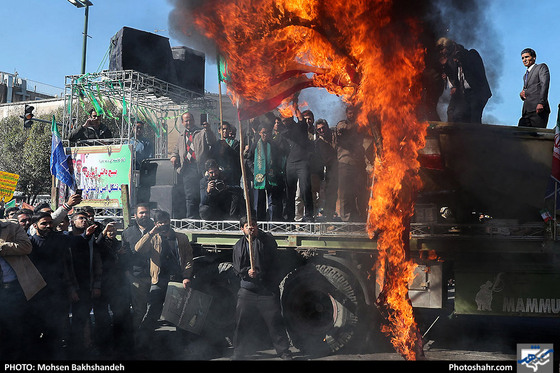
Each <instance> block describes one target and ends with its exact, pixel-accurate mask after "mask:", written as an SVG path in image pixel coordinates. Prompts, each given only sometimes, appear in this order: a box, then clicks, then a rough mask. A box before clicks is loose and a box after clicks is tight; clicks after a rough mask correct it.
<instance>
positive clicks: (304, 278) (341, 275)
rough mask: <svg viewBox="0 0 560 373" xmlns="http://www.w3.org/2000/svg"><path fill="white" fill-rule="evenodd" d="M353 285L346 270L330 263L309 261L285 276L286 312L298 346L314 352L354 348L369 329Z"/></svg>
mask: <svg viewBox="0 0 560 373" xmlns="http://www.w3.org/2000/svg"><path fill="white" fill-rule="evenodd" d="M353 284H354V281H352V278H351V276H349V275H348V274H347V273H346V272H344V271H342V270H341V269H339V268H337V267H334V266H331V265H327V264H307V265H305V266H302V267H299V268H297V269H295V270H294V271H292V272H290V273H289V274H288V275H287V276H286V277H284V279H283V280H282V283H281V284H280V291H281V303H282V314H283V316H284V320H285V322H286V328H287V330H288V334H289V336H290V339H291V341H292V344H293V345H294V347H296V348H298V349H299V350H300V351H303V352H304V353H308V354H312V355H316V354H320V355H323V354H329V353H332V352H338V351H340V350H342V349H345V350H348V349H350V348H351V347H350V346H351V342H352V341H356V340H357V339H358V338H359V337H358V335H362V333H361V332H360V329H365V327H364V326H363V325H362V326H361V327H360V324H363V323H361V317H362V316H361V315H360V314H361V312H360V309H362V305H361V304H360V303H363V302H361V301H360V299H361V296H360V291H359V288H358V287H356V286H355V285H353Z"/></svg>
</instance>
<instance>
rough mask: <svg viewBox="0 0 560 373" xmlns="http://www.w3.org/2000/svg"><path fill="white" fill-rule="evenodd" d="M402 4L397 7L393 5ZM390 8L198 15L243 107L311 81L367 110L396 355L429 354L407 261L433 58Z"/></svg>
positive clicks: (300, 7) (235, 8) (220, 6)
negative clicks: (424, 78) (425, 82)
mask: <svg viewBox="0 0 560 373" xmlns="http://www.w3.org/2000/svg"><path fill="white" fill-rule="evenodd" d="M395 1H396V0H395ZM393 3H394V1H392V0H352V1H348V0H306V1H303V0H227V1H226V0H208V1H205V2H203V3H202V4H203V5H201V6H200V7H198V8H196V9H195V10H194V19H195V23H196V24H197V27H198V28H199V29H200V30H202V32H203V33H205V35H206V36H208V37H209V38H211V39H213V40H215V41H216V43H217V45H218V48H219V49H220V52H221V53H222V54H223V55H224V56H225V57H226V58H227V61H228V70H229V72H230V76H229V80H228V89H229V90H231V91H232V92H234V95H235V97H237V98H242V99H244V100H250V101H254V102H260V101H263V100H267V99H268V98H269V97H270V94H271V88H272V87H273V86H274V84H275V82H276V81H277V80H278V78H279V77H286V75H289V74H291V73H293V74H294V76H300V77H302V75H305V76H311V77H312V79H313V86H316V87H323V88H326V89H327V90H328V91H329V92H330V93H333V94H336V95H339V96H340V97H341V98H342V99H343V100H344V101H346V102H347V103H351V104H356V105H358V106H359V108H360V109H359V112H358V115H357V118H356V121H357V123H358V124H359V126H360V127H361V128H362V129H364V130H365V131H366V132H368V133H370V134H377V135H378V136H380V139H379V140H380V141H378V142H377V143H378V144H380V148H379V149H377V157H376V160H375V170H374V173H373V180H374V183H373V185H372V194H371V195H372V197H371V199H370V201H369V217H368V232H369V233H370V236H371V237H373V236H374V235H376V236H377V247H378V250H379V260H378V265H377V268H376V269H377V270H378V274H379V275H378V278H381V279H382V284H381V285H382V293H381V295H380V298H379V299H378V305H379V307H380V308H382V309H384V310H385V314H386V317H387V320H388V321H389V323H388V325H387V326H384V327H383V331H384V332H385V333H387V334H388V335H390V337H391V342H392V343H393V346H394V347H395V349H396V350H397V351H398V352H399V353H400V354H401V355H402V356H404V357H405V358H406V359H411V360H414V359H416V358H417V357H418V354H421V338H420V337H419V333H418V330H417V326H416V323H415V320H414V315H413V312H412V306H411V303H410V301H409V298H408V288H407V284H408V282H409V281H410V280H411V279H412V276H413V271H414V264H413V263H412V261H411V260H410V258H409V257H408V255H407V245H408V236H407V235H408V230H407V226H408V224H409V220H410V217H411V216H412V214H413V201H414V194H415V191H417V190H418V189H419V187H420V179H419V176H418V173H417V171H418V169H419V163H418V161H417V153H418V150H419V149H421V148H423V146H424V137H425V133H426V124H425V123H420V122H419V121H418V120H417V118H416V115H415V110H416V107H417V105H418V103H419V101H420V88H421V87H420V86H419V81H420V79H419V75H420V74H421V72H422V71H423V69H424V53H425V50H424V48H423V47H422V46H421V43H420V42H419V35H420V33H421V29H420V25H419V23H418V22H417V21H415V20H414V19H399V18H398V17H396V14H398V9H397V8H396V7H394V4H393Z"/></svg>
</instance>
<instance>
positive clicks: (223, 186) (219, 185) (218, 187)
mask: <svg viewBox="0 0 560 373" xmlns="http://www.w3.org/2000/svg"><path fill="white" fill-rule="evenodd" d="M213 181H214V189H216V190H217V191H218V192H221V191H224V190H225V189H226V183H224V181H223V180H219V179H216V180H213Z"/></svg>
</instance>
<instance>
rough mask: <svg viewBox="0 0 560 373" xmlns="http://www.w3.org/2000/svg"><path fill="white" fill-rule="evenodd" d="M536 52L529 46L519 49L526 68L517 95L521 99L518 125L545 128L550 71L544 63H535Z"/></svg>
mask: <svg viewBox="0 0 560 373" xmlns="http://www.w3.org/2000/svg"><path fill="white" fill-rule="evenodd" d="M536 59H537V53H536V52H535V51H534V50H533V49H531V48H525V49H523V50H522V51H521V60H522V61H523V65H525V67H526V68H527V71H526V72H525V75H524V77H523V90H522V91H521V93H519V97H521V100H522V101H523V109H522V110H521V118H520V119H519V124H518V125H519V126H524V127H538V128H546V125H547V123H548V116H549V114H550V106H549V105H548V88H549V86H550V72H549V71H548V66H547V65H546V64H545V63H540V64H536V63H535V61H536Z"/></svg>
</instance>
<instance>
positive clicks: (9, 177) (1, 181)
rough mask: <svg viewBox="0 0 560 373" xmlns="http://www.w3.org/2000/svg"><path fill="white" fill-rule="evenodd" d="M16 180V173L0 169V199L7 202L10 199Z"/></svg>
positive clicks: (17, 177) (17, 176)
mask: <svg viewBox="0 0 560 373" xmlns="http://www.w3.org/2000/svg"><path fill="white" fill-rule="evenodd" d="M18 180H19V175H18V174H11V173H9V172H4V171H0V200H3V201H4V202H8V201H9V200H11V199H12V197H13V196H14V191H15V190H16V186H17V183H18Z"/></svg>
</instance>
